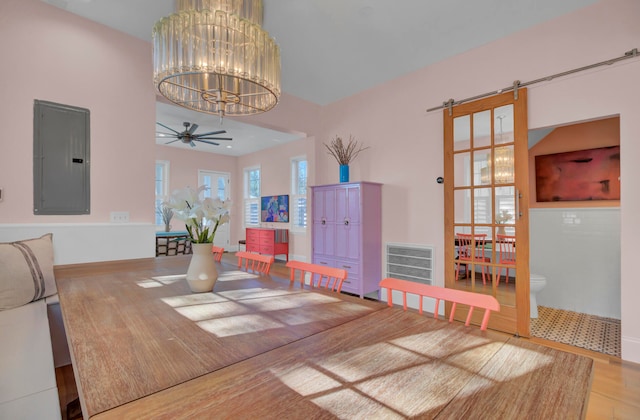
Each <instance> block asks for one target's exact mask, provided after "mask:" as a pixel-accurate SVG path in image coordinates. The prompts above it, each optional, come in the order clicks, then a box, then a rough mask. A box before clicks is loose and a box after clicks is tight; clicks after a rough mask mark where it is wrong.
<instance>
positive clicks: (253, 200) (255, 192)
mask: <svg viewBox="0 0 640 420" xmlns="http://www.w3.org/2000/svg"><path fill="white" fill-rule="evenodd" d="M244 225H245V226H260V168H246V169H245V170H244Z"/></svg>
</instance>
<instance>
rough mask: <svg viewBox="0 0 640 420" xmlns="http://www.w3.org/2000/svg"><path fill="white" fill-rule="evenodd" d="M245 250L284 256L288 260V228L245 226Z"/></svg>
mask: <svg viewBox="0 0 640 420" xmlns="http://www.w3.org/2000/svg"><path fill="white" fill-rule="evenodd" d="M246 238H247V239H246V240H247V244H246V247H247V252H257V253H259V254H267V255H273V256H276V255H281V254H284V255H285V256H286V259H287V261H289V230H288V229H269V228H247V237H246Z"/></svg>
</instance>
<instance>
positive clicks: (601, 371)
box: [56, 253, 640, 420]
mask: <svg viewBox="0 0 640 420" xmlns="http://www.w3.org/2000/svg"><path fill="white" fill-rule="evenodd" d="M223 258H224V261H226V262H228V263H231V264H235V263H236V259H235V257H234V255H233V253H226V254H225V255H224V257H223ZM271 270H272V272H273V273H274V274H276V275H279V276H283V277H285V276H288V269H287V268H286V267H285V265H284V262H282V261H276V263H275V264H274V265H273V266H272V268H271ZM523 340H524V339H523ZM530 341H532V342H534V343H537V344H540V345H544V346H547V347H551V348H555V349H559V350H563V351H567V352H569V353H576V354H581V355H584V356H588V357H591V358H592V359H593V360H594V362H595V363H594V377H593V383H592V386H591V393H590V396H589V407H588V410H587V417H586V418H587V419H590V420H591V419H638V418H640V398H638V395H640V364H635V363H631V362H624V361H621V360H620V358H618V357H613V356H608V355H606V354H602V353H596V352H593V351H589V350H585V349H582V348H579V347H573V346H570V345H567V344H562V343H557V342H553V341H549V340H545V339H541V338H537V337H532V338H531V339H530ZM56 380H57V382H58V392H59V394H60V405H61V412H62V419H63V420H67V419H70V417H67V412H66V411H67V404H68V403H70V402H72V401H73V400H74V399H75V398H77V396H78V392H77V390H76V387H75V382H74V380H73V369H72V367H71V366H70V365H69V366H63V367H61V368H58V369H56ZM70 414H71V413H70Z"/></svg>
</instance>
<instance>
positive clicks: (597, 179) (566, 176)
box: [535, 146, 620, 202]
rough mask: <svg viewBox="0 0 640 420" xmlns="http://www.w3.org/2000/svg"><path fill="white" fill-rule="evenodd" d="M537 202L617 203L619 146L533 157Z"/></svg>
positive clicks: (618, 194) (618, 191) (618, 190)
mask: <svg viewBox="0 0 640 420" xmlns="http://www.w3.org/2000/svg"><path fill="white" fill-rule="evenodd" d="M535 171H536V201H538V202H549V201H591V200H620V146H610V147H601V148H597V149H586V150H577V151H574V152H565V153H555V154H551V155H539V156H536V157H535Z"/></svg>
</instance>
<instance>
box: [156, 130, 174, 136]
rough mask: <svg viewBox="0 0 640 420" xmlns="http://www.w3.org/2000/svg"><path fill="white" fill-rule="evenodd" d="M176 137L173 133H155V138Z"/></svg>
mask: <svg viewBox="0 0 640 420" xmlns="http://www.w3.org/2000/svg"><path fill="white" fill-rule="evenodd" d="M175 136H176V135H175V134H173V133H161V132H159V131H156V137H175Z"/></svg>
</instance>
